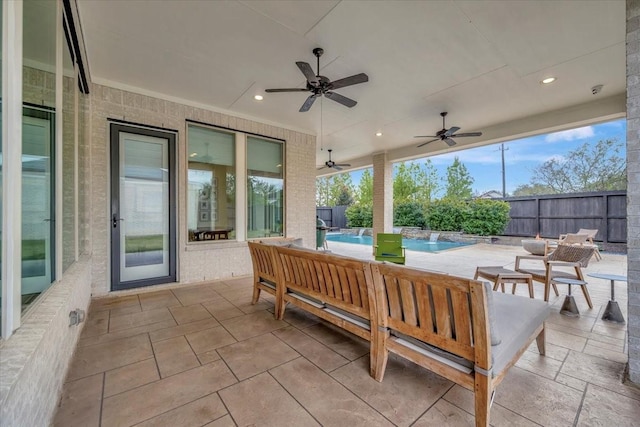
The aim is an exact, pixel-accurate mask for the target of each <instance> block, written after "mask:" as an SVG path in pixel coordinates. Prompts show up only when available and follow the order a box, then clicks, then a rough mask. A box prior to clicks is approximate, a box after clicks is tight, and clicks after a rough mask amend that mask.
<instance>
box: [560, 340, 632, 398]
mask: <svg viewBox="0 0 640 427" xmlns="http://www.w3.org/2000/svg"><path fill="white" fill-rule="evenodd" d="M624 370H625V364H624V363H619V362H614V361H611V360H607V359H603V358H601V357H597V356H592V355H590V354H584V353H578V352H575V351H572V352H570V353H569V356H568V357H567V360H566V361H565V363H564V365H563V366H562V369H561V370H560V372H562V373H564V374H566V375H569V376H572V377H574V378H578V379H581V380H583V381H586V382H588V383H591V384H595V385H598V386H600V387H604V388H606V389H609V390H612V391H615V392H616V393H620V394H624V395H625V396H628V397H632V398H634V399H640V390H638V389H636V388H633V387H629V386H626V385H624V384H623V383H622V378H623V375H624Z"/></svg>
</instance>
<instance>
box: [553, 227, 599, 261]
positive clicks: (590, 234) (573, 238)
mask: <svg viewBox="0 0 640 427" xmlns="http://www.w3.org/2000/svg"><path fill="white" fill-rule="evenodd" d="M596 234H598V229H597V228H596V229H589V228H581V229H580V230H578V232H577V233H575V234H571V233H567V234H561V235H560V237H559V238H558V243H559V244H561V245H579V246H589V247H592V248H594V249H595V251H594V255H595V257H596V260H598V261H600V260H601V259H602V255H600V248H598V245H597V244H596V243H594V242H593V239H594V237H596ZM578 236H580V237H578Z"/></svg>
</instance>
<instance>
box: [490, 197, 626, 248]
mask: <svg viewBox="0 0 640 427" xmlns="http://www.w3.org/2000/svg"><path fill="white" fill-rule="evenodd" d="M505 201H506V202H508V203H509V205H511V212H510V214H509V215H510V216H511V221H509V224H508V225H507V228H506V230H505V231H504V233H502V234H503V235H505V236H527V237H530V236H535V235H537V234H540V237H544V238H551V239H557V238H558V236H559V235H560V234H564V233H575V232H576V231H578V229H580V228H590V229H596V228H597V229H598V234H597V235H596V238H595V240H597V241H600V242H603V243H626V242H627V192H626V191H603V192H593V193H576V194H554V195H546V196H530V197H508V198H506V199H505Z"/></svg>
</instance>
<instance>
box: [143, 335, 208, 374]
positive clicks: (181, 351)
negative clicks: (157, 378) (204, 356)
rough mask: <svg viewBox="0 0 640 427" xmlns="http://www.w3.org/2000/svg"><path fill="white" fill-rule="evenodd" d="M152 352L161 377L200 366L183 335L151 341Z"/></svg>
mask: <svg viewBox="0 0 640 427" xmlns="http://www.w3.org/2000/svg"><path fill="white" fill-rule="evenodd" d="M153 352H154V354H155V355H156V360H157V362H158V369H159V370H160V375H161V376H162V378H166V377H168V376H171V375H175V374H177V373H179V372H184V371H186V370H188V369H192V368H195V367H197V366H200V362H199V361H198V358H197V357H196V355H195V354H194V353H193V350H191V347H190V346H189V343H188V342H187V339H186V338H185V337H175V338H170V339H168V340H164V341H160V342H156V343H153Z"/></svg>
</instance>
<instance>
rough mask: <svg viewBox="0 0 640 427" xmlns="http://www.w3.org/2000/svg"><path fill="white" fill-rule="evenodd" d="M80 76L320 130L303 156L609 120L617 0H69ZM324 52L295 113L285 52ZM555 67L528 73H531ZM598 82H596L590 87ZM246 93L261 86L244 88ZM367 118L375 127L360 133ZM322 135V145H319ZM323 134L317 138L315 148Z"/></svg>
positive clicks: (467, 141) (621, 101) (618, 85)
mask: <svg viewBox="0 0 640 427" xmlns="http://www.w3.org/2000/svg"><path fill="white" fill-rule="evenodd" d="M78 9H79V13H80V18H81V25H82V31H83V33H84V37H85V43H86V47H87V53H88V57H89V68H90V73H91V78H92V80H93V81H94V82H96V83H101V84H107V85H111V86H115V87H121V88H125V89H129V90H134V91H139V92H142V93H149V94H155V95H156V96H164V97H168V98H170V99H179V100H183V101H187V102H189V103H195V104H199V105H205V106H210V107H211V108H213V109H218V110H223V111H228V112H233V113H234V114H237V115H240V116H244V117H251V118H256V119H258V120H261V121H266V122H269V123H275V124H280V125H282V126H284V127H287V128H291V129H295V130H302V131H305V132H309V133H312V134H317V135H320V133H321V132H320V110H321V109H322V112H323V114H322V116H323V120H322V122H323V125H322V137H321V138H320V137H318V144H317V150H318V151H317V153H318V156H317V161H316V163H317V164H318V165H322V164H323V163H324V161H325V160H326V157H327V153H326V149H327V148H332V149H333V150H334V153H333V159H334V160H335V161H338V162H344V161H349V162H351V163H352V165H353V166H354V167H361V166H365V165H369V164H370V163H371V154H373V153H379V152H382V151H387V152H388V153H389V157H390V158H391V159H405V158H412V157H413V158H415V157H418V156H424V155H429V154H440V153H442V152H445V151H447V150H449V148H448V146H446V144H445V143H443V142H441V141H437V142H433V143H431V144H428V145H426V146H424V147H422V148H420V149H418V148H416V145H418V144H419V143H420V142H424V139H422V140H419V139H418V140H417V139H415V138H413V137H414V136H415V135H432V134H434V133H435V132H436V131H438V130H439V129H440V128H441V127H442V122H441V118H440V116H439V113H440V112H441V111H448V112H449V116H448V117H447V127H450V126H458V127H460V128H462V130H461V132H472V131H477V130H482V131H483V132H484V135H483V136H482V137H479V138H460V139H459V140H458V145H457V146H456V147H455V148H456V149H460V148H464V147H470V146H475V145H480V144H486V143H491V142H496V141H501V140H505V139H511V138H513V137H521V136H526V135H531V134H535V133H540V132H546V131H549V130H560V129H563V128H566V127H569V126H575V125H580V124H586V123H591V122H597V121H603V120H608V119H611V118H613V117H620V116H623V115H624V111H625V78H626V77H625V76H626V72H625V22H626V17H625V2H624V1H623V0H616V1H584V2H579V1H553V2H551V1H477V0H472V1H457V0H455V1H403V2H398V1H371V2H367V1H170V0H164V1H126V2H125V1H119V2H114V1H89V0H78ZM315 47H322V48H323V49H324V50H325V54H324V56H323V57H322V58H321V73H322V74H323V75H325V76H327V77H328V78H329V79H331V80H337V79H339V78H343V77H346V76H349V75H352V74H357V73H361V72H364V73H366V74H368V76H369V82H368V83H364V84H360V85H355V86H351V87H348V88H343V89H339V90H336V92H338V93H340V94H342V95H345V96H348V97H350V98H353V99H355V100H356V101H358V105H356V106H355V107H354V108H351V109H349V108H346V107H344V106H342V105H340V104H337V103H335V102H333V101H331V100H329V99H326V98H324V99H322V105H321V102H320V100H318V101H316V103H315V105H314V106H313V107H312V108H311V110H310V111H309V112H307V113H299V112H298V109H299V108H300V106H301V105H302V103H303V102H304V100H305V99H306V97H307V96H308V93H278V94H265V93H264V89H267V88H280V87H304V81H305V80H304V77H303V75H302V74H301V73H300V71H299V70H298V68H297V67H296V65H295V62H296V61H304V62H308V63H310V64H311V65H312V67H313V68H314V70H315V57H314V56H313V54H312V52H311V51H312V49H313V48H315ZM547 76H555V77H556V78H557V81H556V82H555V83H553V84H551V85H546V86H543V85H541V84H540V80H542V79H543V78H544V77H547ZM597 84H602V85H604V88H603V90H602V92H601V93H599V94H598V95H592V94H591V87H593V86H594V85H597ZM256 94H262V95H264V96H265V99H264V100H263V101H262V102H257V101H255V100H254V99H253V96H254V95H256ZM377 131H381V132H383V133H384V135H383V136H382V137H376V136H375V133H376V132H377ZM321 146H322V147H321ZM321 148H324V149H325V151H320V150H321Z"/></svg>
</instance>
